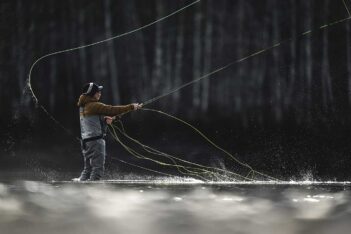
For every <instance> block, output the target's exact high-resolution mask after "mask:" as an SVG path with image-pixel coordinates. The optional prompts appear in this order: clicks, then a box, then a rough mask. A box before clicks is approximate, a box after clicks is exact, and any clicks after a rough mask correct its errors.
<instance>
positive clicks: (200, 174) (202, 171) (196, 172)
mask: <svg viewBox="0 0 351 234" xmlns="http://www.w3.org/2000/svg"><path fill="white" fill-rule="evenodd" d="M110 127H111V129H112V131H111V134H112V136H113V138H114V139H115V140H116V141H117V142H118V143H122V142H121V139H120V138H119V137H118V136H117V134H116V131H115V130H114V128H115V127H116V128H117V129H119V128H118V127H117V126H115V125H112V126H110ZM119 131H120V129H119ZM120 133H121V134H122V135H124V136H126V137H127V138H128V139H131V140H132V141H134V142H136V143H137V144H138V145H140V146H142V147H143V148H149V149H152V150H154V151H155V152H152V151H147V152H149V153H152V154H156V155H159V156H164V157H166V158H170V157H172V158H174V159H177V160H179V161H182V162H186V163H189V164H192V165H196V166H199V167H202V168H194V167H189V166H183V165H179V164H177V163H176V162H175V161H174V160H172V162H173V163H174V164H173V165H172V164H166V163H164V162H161V161H158V160H155V159H152V158H149V157H147V156H145V155H142V154H141V153H138V152H136V151H135V150H133V149H131V148H130V147H128V146H127V145H126V144H125V143H122V144H121V145H122V146H123V147H124V148H125V149H126V150H127V151H128V152H130V153H131V154H132V155H133V156H135V157H137V158H139V159H146V160H150V161H152V162H154V163H157V164H160V165H163V166H169V167H177V169H179V168H183V169H185V170H186V171H187V172H183V171H180V170H179V172H180V173H181V174H184V175H193V176H197V177H199V178H201V179H203V180H206V181H209V180H210V179H208V178H204V176H205V175H204V174H210V175H212V176H214V177H217V179H218V178H219V177H225V178H226V179H231V180H235V179H238V178H240V179H242V180H250V181H252V179H250V178H247V177H245V176H242V175H240V174H237V173H234V172H231V171H227V170H224V169H220V168H214V167H206V166H203V165H200V164H196V163H192V162H188V161H186V160H182V159H179V158H177V157H175V156H172V155H169V154H166V153H163V152H161V151H158V150H156V149H153V148H151V147H149V146H146V145H144V144H142V143H140V142H139V141H137V140H135V139H133V138H131V137H130V136H128V135H127V134H126V133H123V132H120ZM206 169H211V170H220V171H222V172H224V173H226V174H232V175H234V176H235V178H232V177H229V176H228V175H226V174H224V175H222V174H219V173H218V172H213V171H210V170H206ZM199 170H200V171H199ZM218 180H219V181H223V179H218Z"/></svg>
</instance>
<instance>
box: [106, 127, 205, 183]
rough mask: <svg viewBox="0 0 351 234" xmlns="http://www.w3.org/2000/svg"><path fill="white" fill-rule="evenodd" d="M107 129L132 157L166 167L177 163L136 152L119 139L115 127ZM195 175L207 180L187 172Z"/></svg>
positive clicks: (202, 178) (196, 175)
mask: <svg viewBox="0 0 351 234" xmlns="http://www.w3.org/2000/svg"><path fill="white" fill-rule="evenodd" d="M109 130H110V133H111V135H112V137H113V138H114V139H115V140H116V141H117V142H118V143H119V144H120V145H121V146H122V147H123V148H124V149H125V150H126V151H128V152H129V153H130V154H131V155H133V156H134V157H136V158H138V159H144V160H148V161H152V162H154V163H156V164H159V165H161V166H167V167H177V166H178V165H173V164H169V163H165V162H161V161H158V160H155V159H152V158H149V157H146V156H144V155H142V154H140V153H138V152H137V151H136V150H134V149H132V148H130V147H128V146H127V145H126V144H125V143H124V142H122V141H121V140H120V138H119V137H118V135H117V133H116V130H115V128H113V127H112V126H110V127H109ZM189 174H191V175H193V176H195V177H199V178H200V179H201V180H204V181H207V180H208V179H206V178H204V177H202V176H201V175H199V174H195V173H189Z"/></svg>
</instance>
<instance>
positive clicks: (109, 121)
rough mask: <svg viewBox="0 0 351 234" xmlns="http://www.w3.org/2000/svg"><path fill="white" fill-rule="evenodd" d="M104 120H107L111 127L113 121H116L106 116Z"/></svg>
mask: <svg viewBox="0 0 351 234" xmlns="http://www.w3.org/2000/svg"><path fill="white" fill-rule="evenodd" d="M104 118H105V121H106V123H107V124H109V125H110V124H112V121H113V120H114V118H112V117H110V116H105V117H104Z"/></svg>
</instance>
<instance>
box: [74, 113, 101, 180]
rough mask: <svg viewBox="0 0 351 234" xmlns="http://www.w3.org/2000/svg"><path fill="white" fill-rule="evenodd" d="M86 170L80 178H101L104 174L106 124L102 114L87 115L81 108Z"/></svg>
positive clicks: (82, 140) (82, 141) (81, 128)
mask: <svg viewBox="0 0 351 234" xmlns="http://www.w3.org/2000/svg"><path fill="white" fill-rule="evenodd" d="M79 115H80V118H79V119H80V130H81V138H82V139H81V145H82V153H83V156H84V170H83V171H82V173H81V176H80V180H82V181H84V180H99V179H100V178H101V177H102V176H103V174H104V164H105V156H106V145H105V140H104V138H105V136H106V127H107V126H106V124H105V121H104V119H103V116H101V115H85V112H84V107H80V108H79Z"/></svg>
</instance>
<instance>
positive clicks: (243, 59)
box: [143, 8, 351, 106]
mask: <svg viewBox="0 0 351 234" xmlns="http://www.w3.org/2000/svg"><path fill="white" fill-rule="evenodd" d="M346 9H347V8H346ZM347 10H348V9H347ZM350 19H351V15H350V16H349V17H347V18H343V19H340V20H336V21H333V22H331V23H327V24H324V25H321V26H319V27H318V28H316V29H314V30H308V31H305V32H303V33H300V34H299V35H297V36H295V37H291V38H288V39H285V40H282V41H280V42H278V43H275V44H273V45H271V46H269V47H267V48H264V49H262V50H259V51H256V52H254V53H251V54H249V55H247V56H245V57H242V58H240V59H237V60H234V61H233V62H230V63H228V64H226V65H224V66H222V67H219V68H217V69H215V70H213V71H211V72H209V73H207V74H205V75H203V76H201V77H198V78H196V79H194V80H191V81H189V82H187V83H184V84H183V85H181V86H179V87H176V88H175V89H173V90H170V91H168V92H166V93H164V94H161V95H159V96H156V97H154V98H151V99H149V100H146V101H144V102H143V106H146V105H150V104H151V103H153V102H155V101H158V100H159V99H161V98H164V97H166V96H168V95H171V94H173V93H175V92H178V91H179V90H181V89H183V88H186V87H188V86H190V85H192V84H194V83H197V82H199V81H201V80H203V79H205V78H213V77H215V76H212V75H214V74H216V73H219V72H221V71H223V70H225V69H227V68H229V67H231V66H233V65H235V64H238V63H241V62H244V61H246V60H248V59H250V58H252V57H256V56H258V55H261V54H264V53H266V52H268V51H271V50H272V49H275V48H278V47H280V46H281V45H282V44H285V43H291V42H295V41H297V40H298V39H299V38H301V37H305V36H306V35H309V34H312V33H313V32H315V31H318V30H325V29H326V28H328V27H331V26H334V25H336V24H340V23H343V22H345V21H347V20H350ZM211 76H212V77H211Z"/></svg>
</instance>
